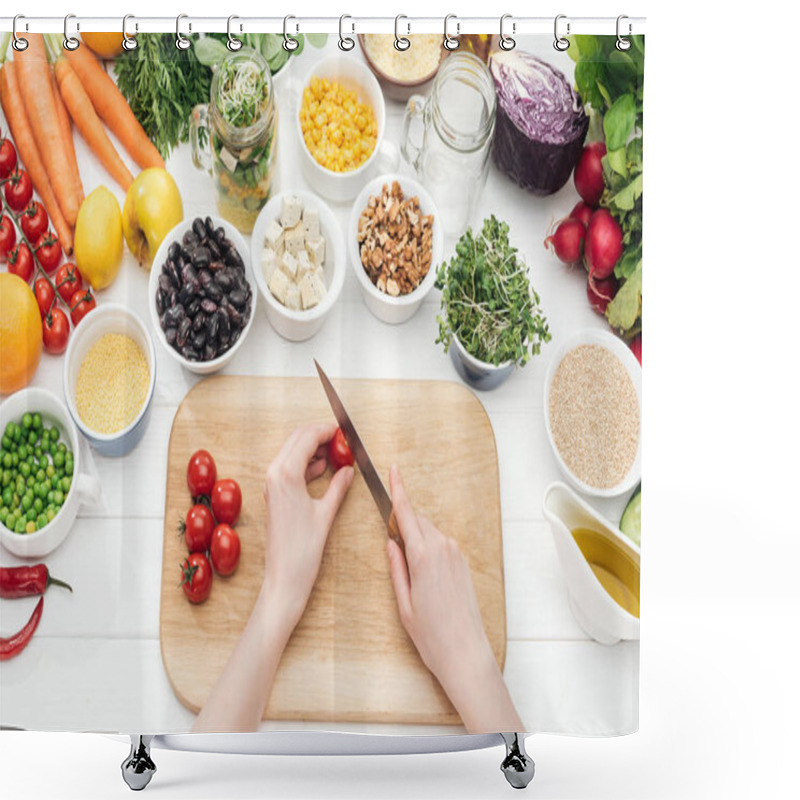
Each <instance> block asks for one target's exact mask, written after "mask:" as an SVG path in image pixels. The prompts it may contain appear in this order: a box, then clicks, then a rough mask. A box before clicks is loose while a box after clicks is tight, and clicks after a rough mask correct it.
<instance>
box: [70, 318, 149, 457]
mask: <svg viewBox="0 0 800 800" xmlns="http://www.w3.org/2000/svg"><path fill="white" fill-rule="evenodd" d="M155 382H156V354H155V348H154V347H153V340H152V338H151V337H150V334H149V333H148V331H147V328H146V327H145V325H144V323H143V322H142V320H141V319H139V317H138V316H137V315H136V314H134V313H133V312H132V311H131V310H130V309H128V308H126V307H125V306H123V305H120V304H117V303H106V304H104V305H103V306H101V307H99V308H97V309H95V310H94V311H92V313H91V314H88V315H87V316H86V317H85V318H84V319H83V320H82V321H81V323H80V325H78V326H77V327H76V328H75V331H74V332H73V334H72V337H71V338H70V342H69V346H68V347H67V353H66V358H65V360H64V396H65V397H66V400H67V408H68V409H69V413H70V416H71V417H72V419H73V421H74V423H75V425H76V427H77V428H78V430H80V432H81V433H82V434H83V435H84V436H85V437H86V439H87V440H88V441H89V443H90V444H91V445H92V447H94V448H95V450H97V452H98V453H100V454H101V455H104V456H123V455H125V454H126V453H128V452H130V451H131V450H132V449H133V448H134V447H135V446H136V445H137V444H138V443H139V441H140V439H141V438H142V436H143V434H144V431H145V428H146V427H147V422H148V419H149V416H150V407H151V405H152V401H153V391H154V389H155Z"/></svg>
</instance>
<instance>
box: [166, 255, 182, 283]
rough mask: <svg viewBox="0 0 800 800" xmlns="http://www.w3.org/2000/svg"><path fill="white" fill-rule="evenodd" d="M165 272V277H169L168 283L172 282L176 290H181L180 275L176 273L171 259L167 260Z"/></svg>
mask: <svg viewBox="0 0 800 800" xmlns="http://www.w3.org/2000/svg"><path fill="white" fill-rule="evenodd" d="M165 271H166V273H167V275H169V279H170V281H172V285H173V286H174V287H175V288H176V289H180V288H181V275H180V272H178V267H177V265H176V264H175V262H174V261H173V260H172V259H167V264H166V267H165Z"/></svg>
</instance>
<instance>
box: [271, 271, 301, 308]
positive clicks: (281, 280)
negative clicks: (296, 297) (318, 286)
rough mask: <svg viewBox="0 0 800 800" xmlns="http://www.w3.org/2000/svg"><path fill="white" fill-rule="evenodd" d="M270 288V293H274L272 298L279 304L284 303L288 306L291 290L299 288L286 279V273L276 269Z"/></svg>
mask: <svg viewBox="0 0 800 800" xmlns="http://www.w3.org/2000/svg"><path fill="white" fill-rule="evenodd" d="M268 286H269V290H270V292H272V296H273V297H274V298H275V299H276V300H277V301H278V302H279V303H283V305H287V295H288V294H289V292H290V290H292V289H296V288H297V287H296V286H295V285H294V284H293V283H292V281H291V280H290V279H289V278H287V277H286V273H285V272H284V271H283V270H280V269H276V270H275V271H274V272H273V273H272V276H271V277H270V279H269V284H268Z"/></svg>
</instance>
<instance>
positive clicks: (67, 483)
mask: <svg viewBox="0 0 800 800" xmlns="http://www.w3.org/2000/svg"><path fill="white" fill-rule="evenodd" d="M71 488H72V478H62V479H61V491H62V492H64V494H66V493H67V492H68V491H69V490H70V489H71Z"/></svg>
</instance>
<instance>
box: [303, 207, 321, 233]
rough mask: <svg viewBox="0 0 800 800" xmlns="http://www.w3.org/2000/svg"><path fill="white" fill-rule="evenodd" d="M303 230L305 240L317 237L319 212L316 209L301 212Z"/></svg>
mask: <svg viewBox="0 0 800 800" xmlns="http://www.w3.org/2000/svg"><path fill="white" fill-rule="evenodd" d="M303 228H304V230H305V232H306V239H316V238H318V237H319V211H317V209H316V208H307V209H305V211H303Z"/></svg>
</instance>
